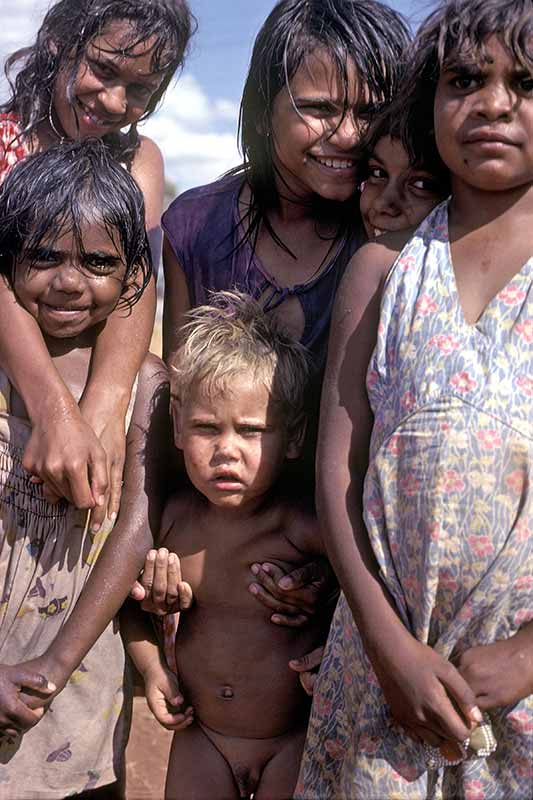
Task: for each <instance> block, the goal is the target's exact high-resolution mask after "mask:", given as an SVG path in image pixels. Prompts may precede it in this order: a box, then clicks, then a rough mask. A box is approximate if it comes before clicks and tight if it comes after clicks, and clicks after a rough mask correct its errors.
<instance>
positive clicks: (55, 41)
mask: <svg viewBox="0 0 533 800" xmlns="http://www.w3.org/2000/svg"><path fill="white" fill-rule="evenodd" d="M116 20H126V21H127V22H129V23H130V24H131V36H130V37H129V40H128V41H127V42H125V44H124V46H123V47H122V48H121V49H120V54H121V55H126V56H127V55H128V53H130V52H131V50H132V49H133V48H134V47H136V46H137V45H138V44H140V43H142V42H144V41H146V40H147V39H149V38H150V37H152V36H154V37H155V43H154V46H153V48H152V51H151V54H152V63H151V67H152V70H153V71H154V72H164V73H165V77H164V79H163V81H162V83H161V85H160V86H159V88H158V89H157V91H156V92H154V94H153V95H152V97H151V98H150V101H149V103H148V105H147V107H146V110H145V112H144V113H143V115H142V117H141V118H140V120H139V121H141V120H143V119H146V118H147V117H148V116H150V114H152V113H153V111H154V110H155V109H156V107H157V104H158V103H159V101H160V100H161V98H162V97H163V94H164V93H165V90H166V89H167V87H168V85H169V83H170V81H171V80H172V77H173V75H174V73H175V72H176V70H177V69H178V68H179V67H181V66H182V64H183V60H184V58H185V53H186V50H187V45H188V42H189V39H190V37H191V35H192V33H193V31H194V28H195V23H196V21H195V19H194V17H193V16H192V15H191V12H190V10H189V6H188V4H187V0H59V2H57V3H55V4H54V5H53V6H52V7H51V8H50V10H49V11H48V13H47V14H46V16H45V18H44V20H43V23H42V25H41V27H40V28H39V31H38V33H37V38H36V40H35V43H34V44H33V45H32V46H31V47H26V48H23V49H21V50H17V51H16V52H15V53H13V54H12V55H11V56H9V58H8V59H7V61H6V64H5V73H6V77H7V79H8V81H9V85H10V87H11V97H10V99H9V100H8V101H7V102H6V103H4V104H3V105H1V106H0V111H3V112H4V113H13V114H15V115H16V117H17V118H18V119H19V120H20V124H21V127H22V132H23V135H24V136H28V135H29V134H30V133H31V131H32V130H33V129H34V128H35V126H36V125H38V124H39V123H40V122H42V121H43V120H46V119H48V115H49V112H50V107H51V103H52V96H53V91H54V85H55V82H56V79H57V77H58V74H59V73H60V71H61V70H62V69H64V68H65V67H66V66H67V65H70V66H69V72H70V75H69V79H68V86H67V92H68V95H69V101H70V102H71V103H72V102H73V98H72V94H73V90H74V82H75V78H76V73H77V71H78V67H79V66H80V63H81V62H82V60H83V57H84V55H85V52H86V50H87V46H88V45H89V44H90V42H91V41H92V40H93V39H94V38H95V37H97V36H100V35H101V34H102V33H103V32H105V30H106V28H107V27H108V25H109V24H110V23H111V22H114V21H116ZM20 62H22V67H21V68H20V69H19V72H18V74H17V75H16V77H15V78H14V79H13V78H12V77H11V72H12V71H13V68H14V67H15V66H16V65H18V64H19V63H20ZM104 138H105V139H106V141H107V142H108V143H109V144H110V145H111V146H112V147H113V150H114V152H115V155H116V156H117V157H118V158H120V159H121V160H123V161H131V159H132V158H133V155H134V153H135V150H136V149H137V147H138V146H139V135H138V133H137V128H136V124H134V125H132V126H131V128H130V130H129V131H128V133H127V134H123V133H120V132H119V133H113V134H109V135H107V136H105V137H104Z"/></svg>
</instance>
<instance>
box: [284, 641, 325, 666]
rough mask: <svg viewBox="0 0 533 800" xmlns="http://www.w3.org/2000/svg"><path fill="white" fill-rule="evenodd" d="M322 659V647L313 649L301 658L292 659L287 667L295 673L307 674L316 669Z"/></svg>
mask: <svg viewBox="0 0 533 800" xmlns="http://www.w3.org/2000/svg"><path fill="white" fill-rule="evenodd" d="M323 657H324V647H322V646H320V647H315V649H314V650H311V652H310V653H306V654H305V655H304V656H302V657H301V658H293V659H292V660H291V661H289V667H290V668H291V669H293V670H294V671H295V672H309V671H310V670H312V669H316V668H317V667H319V666H320V664H321V663H322V658H323Z"/></svg>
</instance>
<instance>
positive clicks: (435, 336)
mask: <svg viewBox="0 0 533 800" xmlns="http://www.w3.org/2000/svg"><path fill="white" fill-rule="evenodd" d="M532 287H533V257H532V258H531V259H530V260H529V261H528V262H527V263H526V264H525V265H524V266H523V268H522V269H521V271H520V272H519V273H518V274H517V275H515V277H514V278H513V279H512V280H511V281H510V282H509V283H508V285H507V286H506V287H505V288H504V289H503V290H502V291H501V292H499V294H497V295H496V297H494V298H493V300H492V301H491V302H490V303H489V304H488V305H487V307H486V308H485V310H484V312H483V314H482V315H481V317H480V319H479V320H478V321H477V323H475V324H473V325H469V324H467V322H466V321H465V318H464V316H463V312H462V309H461V305H460V302H459V297H458V294H457V287H456V283H455V275H454V271H453V265H452V261H451V253H450V245H449V239H448V207H447V204H446V203H444V204H442V205H441V206H438V207H437V209H435V210H434V211H433V212H432V213H431V214H430V216H429V217H428V218H427V219H426V220H425V221H424V222H423V223H422V225H421V227H420V228H419V229H418V231H417V233H416V234H415V236H414V237H413V238H412V239H411V241H410V242H409V243H408V244H407V245H406V247H405V248H404V250H403V251H402V253H401V254H400V256H399V258H398V259H397V261H396V263H395V265H394V266H393V268H392V270H391V272H390V274H389V276H388V279H387V282H386V285H385V289H384V295H383V298H382V306H381V318H380V323H379V331H378V340H377V345H376V348H375V351H374V354H373V356H372V359H371V363H370V365H369V370H368V374H367V387H368V393H369V398H370V403H371V406H372V410H373V413H374V417H375V423H374V429H373V433H372V440H371V446H370V465H369V469H368V473H367V477H366V481H365V489H364V508H365V523H366V526H367V529H368V535H369V537H370V541H371V544H372V548H373V551H374V553H375V557H376V559H377V562H378V564H379V568H380V574H381V577H382V579H383V581H384V583H385V584H386V586H387V588H388V590H389V592H390V594H391V595H392V597H393V598H394V601H395V603H396V605H397V607H398V609H399V611H400V613H401V616H402V619H403V621H404V623H405V625H406V626H407V627H408V628H409V630H410V631H411V632H412V633H413V634H414V636H416V638H417V639H418V640H419V641H421V642H424V643H427V644H428V645H430V646H431V647H433V648H434V649H435V650H436V651H437V652H439V653H440V654H441V655H442V656H444V657H445V658H447V659H449V658H453V656H455V655H456V654H458V653H460V652H462V651H464V650H466V649H468V648H470V647H472V646H474V645H482V644H489V643H491V642H494V641H496V640H499V639H505V638H508V637H510V636H512V635H513V634H514V633H516V632H517V631H518V630H519V629H520V627H521V626H523V625H524V624H525V623H527V622H529V621H530V620H533V508H532V502H531V488H530V469H531V466H532V463H533V458H532V455H533V288H532ZM490 717H491V721H492V727H493V730H494V733H495V736H496V739H497V742H498V747H497V750H496V752H495V753H494V755H493V756H491V757H489V758H487V759H472V760H467V761H464V762H462V763H461V764H460V765H458V766H454V767H446V768H444V769H440V770H439V769H433V770H430V769H428V767H427V763H426V757H425V754H424V752H423V750H422V747H421V746H420V745H417V744H415V743H414V742H412V741H411V740H410V739H409V738H408V737H407V736H406V735H405V734H404V733H403V731H402V730H401V729H400V728H399V727H398V726H396V725H394V724H393V721H392V719H391V716H390V712H389V709H388V706H387V704H386V702H385V700H384V697H383V694H382V691H381V688H380V686H379V684H378V682H377V679H376V677H375V674H374V673H373V671H372V668H371V666H370V664H369V662H368V659H367V658H366V655H365V653H364V649H363V647H362V643H361V639H360V637H359V635H358V632H357V629H356V627H355V624H354V621H353V618H352V615H351V613H350V610H349V608H348V605H347V603H346V600H345V598H344V596H341V599H340V601H339V604H338V607H337V610H336V613H335V617H334V620H333V623H332V627H331V632H330V636H329V640H328V645H327V650H326V654H325V658H324V661H323V663H322V667H321V670H320V675H319V678H318V681H317V684H316V686H315V697H314V704H313V711H312V714H311V721H310V726H309V733H308V740H307V744H306V750H305V754H304V759H303V763H302V768H301V773H300V779H299V782H298V788H297V792H296V797H297V798H300V800H327V798H335V800H341V799H342V800H394V799H395V798H405V800H422V798H454V800H455V798H464V799H465V800H530V799H531V798H532V797H533V696H530V697H528V698H526V699H525V700H522V701H521V702H519V703H517V704H516V705H515V706H513V707H508V708H500V709H495V710H493V711H491V712H490Z"/></svg>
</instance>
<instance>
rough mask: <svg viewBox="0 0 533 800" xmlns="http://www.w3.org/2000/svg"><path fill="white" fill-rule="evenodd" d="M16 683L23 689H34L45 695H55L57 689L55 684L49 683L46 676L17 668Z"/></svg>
mask: <svg viewBox="0 0 533 800" xmlns="http://www.w3.org/2000/svg"><path fill="white" fill-rule="evenodd" d="M15 682H16V684H17V685H18V686H19V687H20V688H21V689H22V688H25V689H33V690H34V691H35V692H39V693H40V694H44V695H48V694H53V693H54V692H55V690H56V689H57V686H56V685H55V683H52V682H51V681H48V680H47V679H46V678H45V676H44V675H41V674H40V673H39V672H31V671H30V670H26V669H24V668H22V669H20V668H17V672H16V679H15Z"/></svg>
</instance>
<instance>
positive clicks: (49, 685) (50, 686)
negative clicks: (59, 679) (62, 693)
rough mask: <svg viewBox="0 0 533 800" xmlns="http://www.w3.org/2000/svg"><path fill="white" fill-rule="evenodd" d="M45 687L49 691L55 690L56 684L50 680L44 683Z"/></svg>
mask: <svg viewBox="0 0 533 800" xmlns="http://www.w3.org/2000/svg"><path fill="white" fill-rule="evenodd" d="M46 688H47V689H48V690H49V691H50V692H55V690H56V689H57V686H56V685H55V683H52V682H51V681H48V683H47V684H46Z"/></svg>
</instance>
